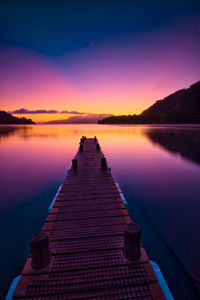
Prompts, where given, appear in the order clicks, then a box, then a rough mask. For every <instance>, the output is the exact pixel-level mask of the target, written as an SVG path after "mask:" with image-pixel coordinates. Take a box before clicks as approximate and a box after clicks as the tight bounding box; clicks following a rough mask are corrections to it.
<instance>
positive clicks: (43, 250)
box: [30, 231, 51, 269]
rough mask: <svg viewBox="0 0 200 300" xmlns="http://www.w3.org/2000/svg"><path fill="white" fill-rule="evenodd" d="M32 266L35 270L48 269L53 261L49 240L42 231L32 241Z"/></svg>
mask: <svg viewBox="0 0 200 300" xmlns="http://www.w3.org/2000/svg"><path fill="white" fill-rule="evenodd" d="M30 249H31V266H32V268H33V269H42V268H44V267H46V266H47V265H48V264H49V263H50V260H51V253H50V247H49V240H48V236H47V234H46V233H44V232H43V231H40V232H38V233H36V234H35V235H34V237H33V238H32V240H31V241H30Z"/></svg>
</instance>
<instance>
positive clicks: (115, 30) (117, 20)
mask: <svg viewBox="0 0 200 300" xmlns="http://www.w3.org/2000/svg"><path fill="white" fill-rule="evenodd" d="M83 2H84V3H83ZM199 37H200V4H199V3H198V1H178V0H176V1H173V2H171V1H151V3H150V1H106V2H104V1H101V2H99V3H98V2H96V1H95V3H93V2H92V1H82V2H81V1H71V2H70V1H68V2H66V1H65V2H64V1H40V2H37V1H35V2H32V1H28V2H27V1H26V2H24V1H17V3H16V2H5V4H1V7H0V42H1V45H0V107H1V108H0V109H2V110H6V111H9V112H14V111H16V110H19V111H18V113H15V115H16V116H25V117H28V118H32V119H33V120H34V121H36V122H40V121H49V120H55V119H67V118H68V117H70V116H74V115H77V114H78V115H79V113H80V115H81V114H83V113H85V114H87V113H93V114H104V113H106V114H110V113H111V114H117V115H119V114H134V113H140V112H141V111H143V110H144V109H145V108H147V107H148V106H150V105H151V104H153V102H155V101H156V100H158V99H162V98H163V97H165V96H167V95H168V94H170V93H172V92H174V91H176V90H178V89H182V88H187V87H189V85H191V84H192V83H194V82H196V81H199V79H200V38H199ZM22 108H23V109H26V110H27V111H22V110H21V109H22ZM36 111H37V112H36ZM21 112H23V113H21ZM25 112H28V113H25ZM64 112H65V113H64Z"/></svg>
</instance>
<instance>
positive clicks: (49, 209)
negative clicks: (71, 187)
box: [48, 184, 62, 213]
mask: <svg viewBox="0 0 200 300" xmlns="http://www.w3.org/2000/svg"><path fill="white" fill-rule="evenodd" d="M61 188H62V184H61V185H60V186H59V188H58V191H57V193H56V195H55V197H54V198H53V201H52V202H51V204H50V206H49V208H48V213H50V211H51V210H52V208H53V206H54V203H55V201H56V198H57V197H58V194H59V192H60V190H61Z"/></svg>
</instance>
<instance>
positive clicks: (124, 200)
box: [115, 182, 127, 206]
mask: <svg viewBox="0 0 200 300" xmlns="http://www.w3.org/2000/svg"><path fill="white" fill-rule="evenodd" d="M115 185H116V187H117V189H118V191H119V193H120V196H121V199H122V201H123V203H124V205H125V206H127V201H126V198H125V197H124V194H123V193H122V190H121V189H120V187H119V184H118V183H117V182H115Z"/></svg>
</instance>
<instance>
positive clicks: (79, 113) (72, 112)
mask: <svg viewBox="0 0 200 300" xmlns="http://www.w3.org/2000/svg"><path fill="white" fill-rule="evenodd" d="M60 114H70V115H85V113H83V112H79V111H76V110H72V111H68V110H63V111H61V112H60Z"/></svg>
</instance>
